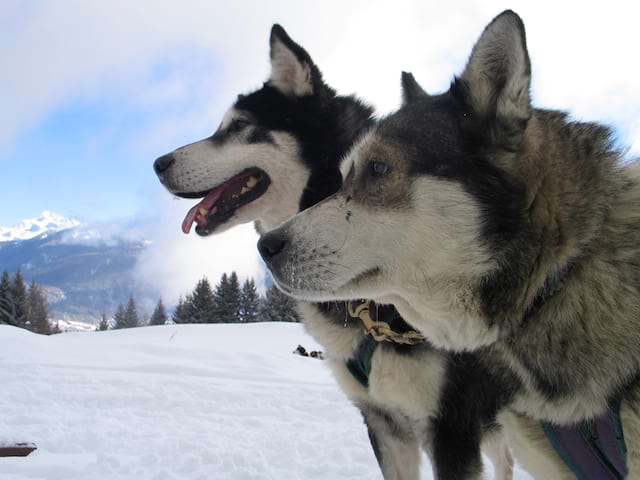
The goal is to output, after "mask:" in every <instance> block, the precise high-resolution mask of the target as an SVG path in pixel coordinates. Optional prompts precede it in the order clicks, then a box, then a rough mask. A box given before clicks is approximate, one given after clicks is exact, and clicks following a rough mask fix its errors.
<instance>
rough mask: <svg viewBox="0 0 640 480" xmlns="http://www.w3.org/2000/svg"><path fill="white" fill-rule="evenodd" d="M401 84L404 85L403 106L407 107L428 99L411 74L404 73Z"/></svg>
mask: <svg viewBox="0 0 640 480" xmlns="http://www.w3.org/2000/svg"><path fill="white" fill-rule="evenodd" d="M400 83H401V84H402V105H407V104H408V103H412V102H413V101H415V100H416V99H418V98H426V97H428V96H429V94H428V93H427V92H425V91H424V90H423V88H422V87H421V86H420V85H419V84H418V82H416V79H415V78H414V77H413V74H412V73H411V72H402V76H401V79H400Z"/></svg>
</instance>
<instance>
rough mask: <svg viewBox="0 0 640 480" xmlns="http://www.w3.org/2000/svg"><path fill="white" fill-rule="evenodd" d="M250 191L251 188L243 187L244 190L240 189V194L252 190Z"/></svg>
mask: <svg viewBox="0 0 640 480" xmlns="http://www.w3.org/2000/svg"><path fill="white" fill-rule="evenodd" d="M250 191H251V189H250V188H247V187H242V190H240V195H244V194H245V193H247V192H250Z"/></svg>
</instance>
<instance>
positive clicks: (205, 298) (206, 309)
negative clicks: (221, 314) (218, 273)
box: [188, 277, 216, 323]
mask: <svg viewBox="0 0 640 480" xmlns="http://www.w3.org/2000/svg"><path fill="white" fill-rule="evenodd" d="M189 300H190V302H189V304H188V305H189V307H188V310H190V312H188V313H190V322H191V323H215V321H216V317H215V313H216V303H215V300H214V297H213V291H212V290H211V284H210V283H209V280H207V277H202V278H201V279H200V280H199V281H198V284H197V285H196V288H195V289H194V290H193V293H192V294H191V297H190V298H189Z"/></svg>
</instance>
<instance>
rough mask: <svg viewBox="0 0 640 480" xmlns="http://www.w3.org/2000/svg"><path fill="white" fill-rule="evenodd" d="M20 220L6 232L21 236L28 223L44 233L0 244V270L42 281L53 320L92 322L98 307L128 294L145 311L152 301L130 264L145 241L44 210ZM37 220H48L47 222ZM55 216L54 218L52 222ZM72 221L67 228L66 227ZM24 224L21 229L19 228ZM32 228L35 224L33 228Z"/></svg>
mask: <svg viewBox="0 0 640 480" xmlns="http://www.w3.org/2000/svg"><path fill="white" fill-rule="evenodd" d="M47 213H48V212H44V214H43V216H42V217H41V219H36V220H25V221H24V222H21V223H20V225H19V226H16V227H12V229H4V231H10V232H11V234H12V235H14V236H20V235H26V236H27V237H28V236H29V234H27V233H25V230H29V229H30V228H31V227H30V226H29V225H32V226H33V225H35V226H37V227H38V228H40V227H42V228H44V229H45V232H46V233H42V234H40V235H39V236H34V237H32V238H27V239H20V240H13V241H5V242H1V243H0V271H1V270H7V271H9V272H15V271H16V270H18V269H20V270H21V271H22V274H23V275H24V277H25V280H26V281H27V282H31V281H35V282H37V283H39V284H41V285H43V287H44V289H45V291H46V293H47V295H48V298H49V303H50V311H51V314H52V317H53V319H54V320H64V321H65V322H66V323H70V324H71V323H73V322H89V323H95V322H96V321H97V320H98V319H99V318H100V315H101V314H102V312H107V314H109V313H113V312H114V311H115V309H116V308H117V306H118V305H119V304H120V303H124V302H126V301H127V299H128V298H129V295H131V294H133V295H134V296H135V297H136V300H137V301H138V305H139V306H140V307H141V312H140V313H141V314H142V310H146V311H150V309H151V308H152V306H153V303H154V302H155V301H157V298H158V297H157V294H156V292H151V291H149V290H148V289H146V288H145V287H143V286H142V285H140V284H139V283H138V282H136V278H135V276H134V269H135V265H136V263H137V260H138V258H139V256H140V255H141V254H142V252H143V251H144V250H145V249H146V248H147V246H148V244H149V242H147V241H144V240H130V239H125V238H121V237H118V236H114V235H113V234H110V235H108V238H107V239H103V237H107V236H105V235H103V236H102V237H101V234H100V230H99V229H97V228H95V227H93V228H91V229H89V228H87V227H84V226H79V225H78V222H76V221H75V220H68V219H65V218H64V217H59V216H55V215H53V214H49V215H47ZM42 219H47V220H51V221H50V222H48V223H45V222H43V221H41V220H42ZM54 219H55V221H54ZM66 225H71V227H66V228H64V227H65V226H66ZM21 226H26V229H24V228H19V227H21ZM33 232H35V229H33Z"/></svg>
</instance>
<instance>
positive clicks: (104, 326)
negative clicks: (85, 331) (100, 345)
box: [96, 312, 109, 332]
mask: <svg viewBox="0 0 640 480" xmlns="http://www.w3.org/2000/svg"><path fill="white" fill-rule="evenodd" d="M106 330H109V320H107V314H106V313H104V312H102V318H101V319H100V322H99V323H98V327H97V328H96V331H98V332H104V331H106Z"/></svg>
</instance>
